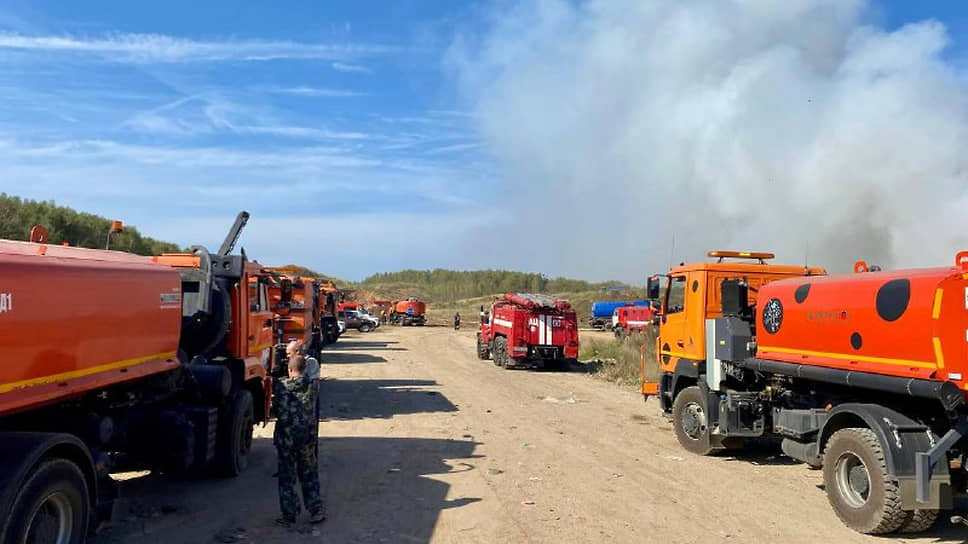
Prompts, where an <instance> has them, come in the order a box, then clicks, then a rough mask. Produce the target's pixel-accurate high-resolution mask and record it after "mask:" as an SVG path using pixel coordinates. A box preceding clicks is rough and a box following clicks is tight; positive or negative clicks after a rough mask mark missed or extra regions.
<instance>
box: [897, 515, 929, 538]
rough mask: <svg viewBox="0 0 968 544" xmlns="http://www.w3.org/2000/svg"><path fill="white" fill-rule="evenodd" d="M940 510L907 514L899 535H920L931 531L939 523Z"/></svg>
mask: <svg viewBox="0 0 968 544" xmlns="http://www.w3.org/2000/svg"><path fill="white" fill-rule="evenodd" d="M938 513H939V512H938V510H914V511H912V512H907V517H906V518H905V521H904V524H903V525H901V528H900V529H898V530H897V532H899V533H906V534H911V533H920V532H921V531H927V530H928V529H930V528H931V527H932V526H933V525H934V523H935V522H936V521H938Z"/></svg>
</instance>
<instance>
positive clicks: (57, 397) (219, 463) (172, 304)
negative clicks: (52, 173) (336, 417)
mask: <svg viewBox="0 0 968 544" xmlns="http://www.w3.org/2000/svg"><path fill="white" fill-rule="evenodd" d="M247 218H248V214H247V213H245V212H243V213H241V214H239V217H238V218H237V220H236V223H235V225H234V226H233V228H232V230H231V232H230V233H229V235H228V236H227V237H226V240H225V243H223V244H222V247H221V248H220V250H219V251H218V252H217V253H214V254H211V253H209V252H208V251H207V250H206V249H205V248H202V247H195V248H193V249H192V252H191V253H186V254H175V255H162V256H159V257H141V256H136V255H131V254H127V253H121V252H116V251H101V250H90V249H81V248H74V247H62V246H53V245H47V244H46V243H45V241H46V240H45V237H44V236H43V235H42V232H40V231H36V230H35V233H38V234H39V235H37V236H32V241H31V242H15V241H9V240H0V300H2V301H3V304H0V362H2V364H0V543H3V544H9V543H18V544H19V543H32V542H38V543H39V542H58V543H61V542H63V543H79V542H83V541H84V539H85V538H86V535H87V533H88V530H89V528H90V527H91V526H92V523H94V524H96V523H99V522H101V521H104V520H106V519H108V518H109V517H110V513H111V510H112V504H113V502H114V499H115V498H116V497H117V489H116V487H115V485H114V482H113V480H111V479H110V478H109V476H108V475H109V473H111V472H116V471H120V470H132V469H144V468H147V469H151V470H157V471H161V472H165V473H173V474H174V473H178V474H218V475H223V476H233V475H236V474H238V473H240V472H241V471H242V470H244V469H245V467H246V465H247V459H248V452H249V448H250V446H251V443H252V428H253V425H254V424H255V423H257V422H261V421H265V420H266V419H267V414H268V411H269V405H268V390H269V388H268V387H267V378H266V376H267V366H268V364H269V360H270V353H271V345H272V322H271V321H272V312H271V311H270V309H269V307H268V304H267V296H266V289H265V288H266V284H265V283H264V282H262V281H261V280H256V281H255V282H250V281H249V278H250V277H256V276H258V275H259V269H260V268H261V266H259V265H258V264H257V263H252V262H249V261H248V260H247V259H246V257H245V255H244V254H242V255H233V254H230V253H231V250H232V248H233V247H234V245H235V243H236V241H237V239H238V236H239V233H240V232H241V229H242V227H243V225H244V224H245V222H246V220H247ZM54 286H56V288H55V287H54Z"/></svg>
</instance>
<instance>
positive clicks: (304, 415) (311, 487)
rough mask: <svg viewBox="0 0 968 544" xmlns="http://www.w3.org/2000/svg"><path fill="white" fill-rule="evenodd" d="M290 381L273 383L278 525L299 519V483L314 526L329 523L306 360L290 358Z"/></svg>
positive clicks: (275, 380) (314, 410) (314, 395)
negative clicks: (320, 479) (321, 486)
mask: <svg viewBox="0 0 968 544" xmlns="http://www.w3.org/2000/svg"><path fill="white" fill-rule="evenodd" d="M288 373H289V377H288V378H283V377H280V378H276V379H274V380H273V381H272V388H273V393H274V395H275V399H276V403H277V404H276V428H275V432H274V433H273V437H272V441H273V443H274V444H275V446H276V451H277V453H278V456H279V508H280V510H282V517H280V518H278V519H277V520H276V523H277V524H279V525H282V526H285V527H289V526H292V524H294V523H295V522H296V518H297V517H298V516H299V512H300V510H301V508H300V501H299V494H298V493H297V492H296V489H295V487H296V483H297V482H298V483H299V484H300V487H301V489H302V502H303V504H305V506H306V510H308V511H309V515H310V517H309V521H310V522H311V523H322V522H323V521H325V520H326V513H325V511H324V510H323V500H322V498H321V497H320V492H319V462H318V460H317V457H316V442H317V441H318V438H317V421H316V417H315V413H316V387H315V386H314V384H313V381H314V380H310V379H309V378H308V377H307V376H306V358H305V357H304V356H302V355H300V354H296V355H294V356H292V357H290V358H289V365H288Z"/></svg>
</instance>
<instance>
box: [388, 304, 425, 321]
mask: <svg viewBox="0 0 968 544" xmlns="http://www.w3.org/2000/svg"><path fill="white" fill-rule="evenodd" d="M426 314H427V304H426V303H425V302H424V301H422V300H420V299H417V298H414V297H410V298H408V299H406V300H401V301H398V302H394V303H393V305H392V306H390V315H389V317H388V319H389V321H390V323H391V324H394V325H403V326H404V327H406V326H409V325H416V326H418V327H423V326H424V323H425V322H426V320H427V315H426Z"/></svg>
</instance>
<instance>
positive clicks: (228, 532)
mask: <svg viewBox="0 0 968 544" xmlns="http://www.w3.org/2000/svg"><path fill="white" fill-rule="evenodd" d="M323 364H324V370H323V372H324V375H325V376H326V378H327V379H326V381H325V383H324V385H323V393H322V395H323V408H324V413H325V415H326V418H327V419H326V421H325V422H324V423H323V424H322V426H321V433H320V434H321V436H322V440H321V444H320V452H321V459H320V464H321V473H322V482H323V488H324V490H325V495H326V501H327V504H328V510H329V514H330V519H329V521H327V522H326V523H325V524H324V525H322V526H320V527H319V528H314V527H311V526H308V525H301V526H300V527H299V528H297V529H296V530H294V531H287V530H284V529H280V528H276V527H274V526H273V524H272V520H273V519H274V518H275V517H276V516H277V515H278V506H277V494H276V487H275V486H276V482H275V480H274V479H273V478H272V473H273V472H274V470H275V452H274V449H273V447H272V444H271V439H269V437H270V436H271V427H266V428H264V429H258V435H259V438H258V439H257V440H256V444H255V446H254V452H253V454H252V458H251V465H250V467H249V470H248V471H247V472H246V473H245V474H244V475H243V476H242V477H240V478H238V479H234V480H213V481H204V482H172V481H168V480H165V479H163V478H160V477H153V476H148V477H145V478H140V479H133V480H129V481H127V482H126V483H125V488H124V491H125V493H126V494H127V496H129V497H133V499H132V508H131V513H130V514H129V516H128V517H127V521H126V522H124V523H123V524H121V525H120V526H117V527H114V528H112V529H110V530H109V531H107V532H106V533H103V534H102V535H100V536H99V537H97V538H96V539H95V543H96V544H106V543H116V542H138V543H144V544H150V543H166V544H167V543H175V542H200V543H202V542H267V543H275V542H279V543H282V542H330V543H343V542H388V543H398V542H400V543H425V542H435V543H438V542H441V543H443V542H447V543H449V542H454V543H477V542H480V543H495V542H513V543H518V542H534V543H539V542H555V543H559V542H663V543H666V542H668V543H673V542H682V543H694V542H771V543H783V544H793V543H800V542H803V543H815V542H820V541H822V542H837V543H851V542H877V541H883V539H874V538H870V537H865V536H862V535H858V534H856V533H853V532H851V531H850V530H848V529H846V528H844V527H843V526H842V525H841V524H840V522H839V521H838V520H837V518H836V516H835V515H834V514H833V512H832V511H831V509H830V507H829V505H828V504H827V499H826V497H825V495H824V493H823V490H822V488H821V484H822V479H821V474H820V472H819V471H811V470H808V469H807V468H805V467H804V466H803V465H798V464H793V463H791V462H790V461H789V460H788V459H786V458H784V457H781V456H778V455H776V453H775V452H772V451H760V452H757V453H752V454H748V455H745V456H744V457H742V458H740V459H736V458H731V457H706V458H703V457H696V456H692V455H690V454H688V453H686V452H684V451H683V450H682V449H681V448H680V447H679V446H678V444H677V442H676V440H675V437H674V435H673V433H672V431H671V426H670V424H669V423H667V422H666V421H665V420H664V418H663V417H662V416H661V415H660V413H659V411H658V409H657V408H656V406H655V404H654V403H649V404H645V403H643V401H642V398H641V396H639V395H638V394H636V393H635V391H633V390H628V389H623V388H620V387H618V386H615V385H612V384H609V383H605V382H603V381H600V380H597V379H595V378H593V377H591V376H588V375H585V374H582V373H579V372H560V373H559V372H534V371H509V370H502V369H500V368H497V367H495V366H494V365H493V364H492V363H490V362H487V361H479V360H477V358H476V356H475V352H474V337H473V331H471V330H465V331H461V332H455V331H453V330H449V329H446V328H430V327H428V328H391V329H380V330H378V331H376V332H373V333H370V334H366V335H361V334H354V333H350V334H348V335H347V336H346V337H344V339H343V340H341V341H340V342H339V343H338V344H337V345H336V346H335V347H334V348H331V349H329V350H327V351H326V352H325V354H324V361H323ZM965 537H966V533H965V532H964V531H963V530H961V529H958V528H954V527H951V526H949V525H947V524H946V523H942V524H941V528H940V529H938V530H935V531H933V532H931V533H928V534H926V535H922V536H918V537H916V538H905V539H900V538H898V539H894V540H893V541H894V542H963V541H964V539H965Z"/></svg>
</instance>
